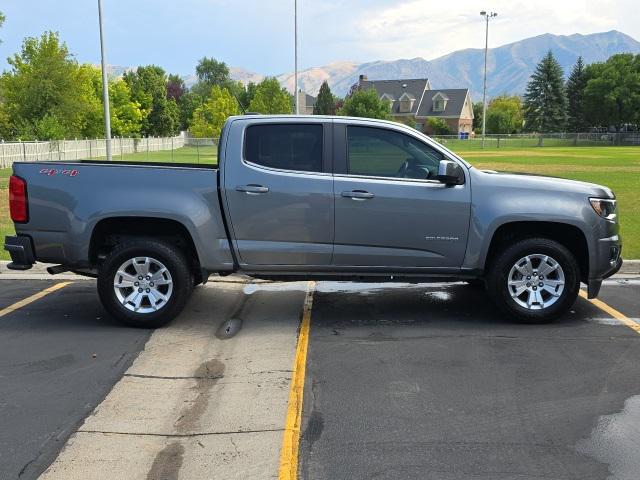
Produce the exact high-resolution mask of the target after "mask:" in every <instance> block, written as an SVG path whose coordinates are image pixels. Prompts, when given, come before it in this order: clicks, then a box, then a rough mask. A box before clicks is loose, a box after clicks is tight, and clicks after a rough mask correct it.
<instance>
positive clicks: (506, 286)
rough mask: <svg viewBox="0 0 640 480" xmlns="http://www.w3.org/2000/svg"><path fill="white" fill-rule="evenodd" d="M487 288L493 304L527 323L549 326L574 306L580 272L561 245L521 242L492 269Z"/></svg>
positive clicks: (544, 241) (545, 241) (540, 240)
mask: <svg viewBox="0 0 640 480" xmlns="http://www.w3.org/2000/svg"><path fill="white" fill-rule="evenodd" d="M488 270H489V273H488V275H487V286H488V291H489V295H490V296H491V298H492V299H493V301H494V303H495V304H496V305H497V306H498V307H499V308H500V309H501V310H503V311H504V312H505V313H507V314H508V315H509V316H511V317H514V318H516V319H518V320H522V321H525V322H540V323H543V322H549V321H551V320H554V319H556V318H558V317H560V316H561V315H562V314H564V313H565V312H566V311H567V310H568V309H569V308H570V307H571V306H572V305H573V303H574V302H575V300H576V297H577V295H578V289H579V287H580V271H579V267H578V263H577V261H576V259H575V257H574V256H573V255H572V254H571V252H570V251H569V250H567V248H565V247H564V246H563V245H562V244H560V243H558V242H556V241H554V240H550V239H547V238H531V239H526V240H521V241H519V242H517V243H515V244H513V245H511V246H509V247H508V248H506V249H505V250H504V251H503V252H502V253H501V254H499V255H498V256H497V257H496V258H495V260H494V261H493V262H492V264H491V265H489V269H488Z"/></svg>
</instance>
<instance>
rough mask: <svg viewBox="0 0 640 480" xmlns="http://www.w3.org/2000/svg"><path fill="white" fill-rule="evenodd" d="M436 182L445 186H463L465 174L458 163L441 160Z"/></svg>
mask: <svg viewBox="0 0 640 480" xmlns="http://www.w3.org/2000/svg"><path fill="white" fill-rule="evenodd" d="M436 180H439V181H440V182H442V183H444V184H445V185H462V184H463V183H464V172H463V171H462V168H461V167H460V165H458V163H457V162H454V161H452V160H440V163H439V164H438V176H437V177H436Z"/></svg>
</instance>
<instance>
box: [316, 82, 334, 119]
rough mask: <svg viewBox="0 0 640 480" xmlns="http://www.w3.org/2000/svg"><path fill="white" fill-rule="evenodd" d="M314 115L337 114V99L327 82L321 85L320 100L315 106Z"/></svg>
mask: <svg viewBox="0 0 640 480" xmlns="http://www.w3.org/2000/svg"><path fill="white" fill-rule="evenodd" d="M313 114H314V115H335V114H336V99H335V98H334V96H333V94H332V93H331V89H330V88H329V84H328V83H327V81H326V80H325V81H324V82H322V85H320V91H319V92H318V98H317V99H316V104H315V105H314V106H313Z"/></svg>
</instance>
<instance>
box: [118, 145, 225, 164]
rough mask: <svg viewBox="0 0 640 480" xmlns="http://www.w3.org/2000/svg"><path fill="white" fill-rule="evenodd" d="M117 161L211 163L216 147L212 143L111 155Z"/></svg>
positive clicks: (215, 155) (215, 156) (216, 159)
mask: <svg viewBox="0 0 640 480" xmlns="http://www.w3.org/2000/svg"><path fill="white" fill-rule="evenodd" d="M113 159H114V160H117V161H121V160H132V161H135V162H172V163H204V164H212V163H214V164H215V163H217V161H218V148H217V147H215V146H212V145H206V146H200V147H192V146H189V147H182V148H177V149H175V150H162V151H159V152H141V153H125V154H124V155H113Z"/></svg>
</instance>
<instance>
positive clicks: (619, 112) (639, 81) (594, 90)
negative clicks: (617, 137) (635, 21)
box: [584, 53, 640, 131]
mask: <svg viewBox="0 0 640 480" xmlns="http://www.w3.org/2000/svg"><path fill="white" fill-rule="evenodd" d="M586 71H587V78H588V80H587V84H586V87H585V89H584V107H585V113H586V116H587V117H588V119H589V120H590V121H591V123H592V124H593V125H601V126H607V127H608V126H610V125H615V126H616V129H617V130H618V131H619V130H620V127H622V125H624V124H625V123H638V122H640V55H633V54H631V53H620V54H617V55H612V56H611V57H609V59H608V60H607V61H606V62H602V63H594V64H591V65H589V66H588V67H587V68H586Z"/></svg>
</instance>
